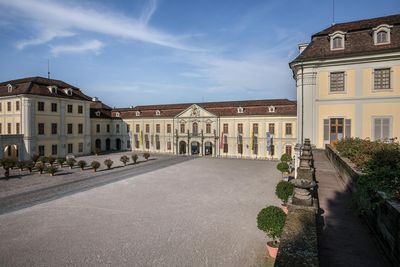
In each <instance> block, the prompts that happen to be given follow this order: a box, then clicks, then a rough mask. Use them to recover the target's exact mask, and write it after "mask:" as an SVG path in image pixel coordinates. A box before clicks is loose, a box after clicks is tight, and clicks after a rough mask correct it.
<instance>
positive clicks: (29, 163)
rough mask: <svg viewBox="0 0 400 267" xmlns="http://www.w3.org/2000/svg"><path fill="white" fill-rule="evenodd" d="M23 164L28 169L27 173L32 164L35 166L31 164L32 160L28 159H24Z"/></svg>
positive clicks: (30, 169)
mask: <svg viewBox="0 0 400 267" xmlns="http://www.w3.org/2000/svg"><path fill="white" fill-rule="evenodd" d="M24 166H25V168H26V169H27V170H28V171H29V173H31V172H32V169H33V166H35V165H34V164H33V162H32V161H30V160H28V161H24Z"/></svg>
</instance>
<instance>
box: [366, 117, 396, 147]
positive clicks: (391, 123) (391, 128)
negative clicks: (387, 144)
mask: <svg viewBox="0 0 400 267" xmlns="http://www.w3.org/2000/svg"><path fill="white" fill-rule="evenodd" d="M371 119H372V121H371V125H372V129H371V133H372V134H371V139H372V140H374V141H377V140H380V141H385V139H376V138H375V120H376V119H381V120H382V119H389V136H388V140H386V141H389V139H390V138H393V117H392V116H372V118H371ZM381 136H382V124H381Z"/></svg>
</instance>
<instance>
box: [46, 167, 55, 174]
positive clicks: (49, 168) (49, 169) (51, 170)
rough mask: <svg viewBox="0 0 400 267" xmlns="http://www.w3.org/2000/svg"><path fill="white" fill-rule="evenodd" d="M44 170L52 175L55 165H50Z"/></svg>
mask: <svg viewBox="0 0 400 267" xmlns="http://www.w3.org/2000/svg"><path fill="white" fill-rule="evenodd" d="M46 171H47V172H48V173H49V174H50V175H51V176H54V174H55V173H56V172H57V167H55V166H53V165H50V166H48V167H47V168H46Z"/></svg>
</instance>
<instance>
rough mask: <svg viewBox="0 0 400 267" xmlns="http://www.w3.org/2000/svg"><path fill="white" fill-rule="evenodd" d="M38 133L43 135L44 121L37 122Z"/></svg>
mask: <svg viewBox="0 0 400 267" xmlns="http://www.w3.org/2000/svg"><path fill="white" fill-rule="evenodd" d="M38 135H44V123H39V124H38Z"/></svg>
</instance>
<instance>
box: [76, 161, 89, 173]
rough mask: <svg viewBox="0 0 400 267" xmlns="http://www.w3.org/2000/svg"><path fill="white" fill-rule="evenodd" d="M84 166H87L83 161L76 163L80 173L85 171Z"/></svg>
mask: <svg viewBox="0 0 400 267" xmlns="http://www.w3.org/2000/svg"><path fill="white" fill-rule="evenodd" d="M86 165H87V162H86V161H84V160H80V161H78V166H79V167H80V168H81V170H82V171H83V170H84V169H85V167H86Z"/></svg>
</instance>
